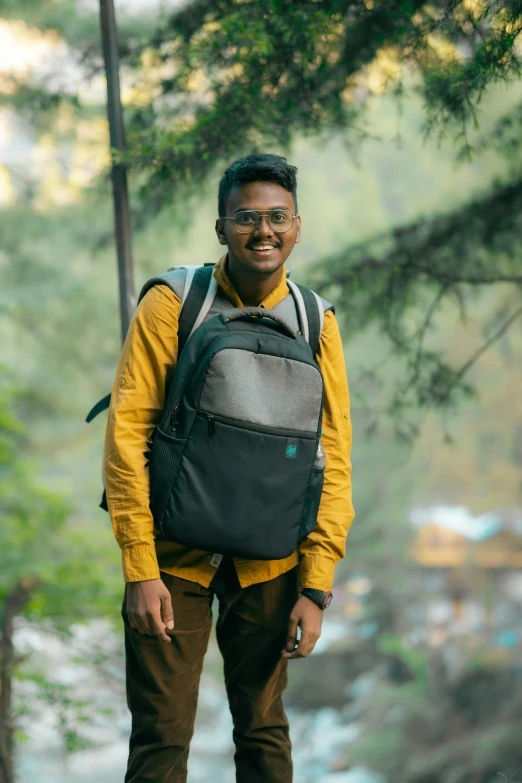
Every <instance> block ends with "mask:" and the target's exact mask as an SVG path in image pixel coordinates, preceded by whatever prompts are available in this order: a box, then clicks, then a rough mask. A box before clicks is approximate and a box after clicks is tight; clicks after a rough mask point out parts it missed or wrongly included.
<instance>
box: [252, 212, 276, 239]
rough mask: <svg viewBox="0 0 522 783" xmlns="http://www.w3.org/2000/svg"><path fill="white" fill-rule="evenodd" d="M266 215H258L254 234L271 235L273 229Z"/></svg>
mask: <svg viewBox="0 0 522 783" xmlns="http://www.w3.org/2000/svg"><path fill="white" fill-rule="evenodd" d="M268 218H269V216H268V215H259V223H258V225H257V228H256V230H255V232H254V234H260V235H261V236H273V235H274V230H273V228H272V226H271V225H270V223H269V222H268Z"/></svg>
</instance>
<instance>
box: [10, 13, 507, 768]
mask: <svg viewBox="0 0 522 783" xmlns="http://www.w3.org/2000/svg"><path fill="white" fill-rule="evenodd" d="M117 13H118V24H119V35H120V48H121V58H122V64H121V78H122V100H123V103H124V111H125V122H126V127H127V131H128V152H127V153H126V155H125V156H124V157H123V159H122V160H123V162H124V163H126V164H128V166H129V170H130V187H131V207H132V210H133V216H132V220H133V255H134V262H135V281H136V289H137V291H139V289H140V287H141V285H142V284H143V283H144V282H145V280H146V279H147V278H148V277H150V276H151V275H153V274H155V273H158V272H161V271H164V270H166V269H167V268H168V267H169V266H171V265H174V264H180V263H203V262H210V261H215V260H217V259H218V257H219V255H220V248H219V245H218V244H217V241H216V239H215V236H214V229H213V224H214V220H215V216H216V188H217V182H218V180H219V177H220V175H221V173H222V171H223V170H224V168H225V167H226V165H227V164H228V163H230V162H231V161H232V160H234V159H236V158H237V157H240V156H241V155H243V154H246V153H248V152H251V151H255V150H258V151H272V152H276V153H278V154H285V155H286V156H287V158H288V159H289V161H290V162H291V163H293V164H295V165H296V166H298V169H299V175H298V177H299V178H298V197H299V211H300V214H301V216H302V222H303V237H302V243H301V244H300V245H299V246H297V247H296V249H295V251H294V253H293V255H292V257H291V259H290V264H289V266H290V268H291V270H292V275H293V277H294V279H296V280H297V281H299V282H302V283H304V284H309V285H312V286H313V287H314V288H315V290H317V291H320V292H321V293H323V294H325V295H326V296H328V298H330V299H331V300H333V301H334V302H335V303H336V307H337V313H338V317H339V320H340V323H341V326H342V331H343V337H344V341H345V354H346V363H347V367H348V374H349V382H350V390H351V395H352V419H353V427H354V448H353V465H354V468H353V482H354V504H355V509H356V519H355V522H354V524H353V528H352V530H351V532H350V534H349V537H348V542H347V550H346V558H345V559H344V560H343V561H341V563H340V564H339V566H338V568H337V572H336V585H335V588H334V595H335V597H334V601H333V604H332V606H331V608H330V609H329V610H328V612H327V613H326V614H325V618H324V631H323V635H322V637H321V639H320V641H319V643H318V645H317V647H316V649H315V651H314V653H313V654H312V656H310V658H309V659H307V660H305V661H295V662H292V665H291V666H290V684H289V688H288V692H287V697H286V704H287V707H288V712H289V716H290V720H291V731H292V739H293V744H294V759H295V781H296V783H493V781H496V783H500V781H502V780H508V781H509V780H510V781H518V780H520V781H522V744H521V742H520V726H521V723H522V665H521V651H522V575H521V566H522V476H521V467H522V394H521V388H522V386H521V381H522V362H521V353H522V331H521V324H522V318H521V316H522V302H521V299H520V290H521V288H520V287H521V283H522V263H521V261H520V255H519V250H520V235H521V234H520V228H521V226H520V223H521V218H520V215H521V214H522V212H521V206H522V178H521V163H520V161H521V158H520V140H521V138H522V132H521V131H522V129H521V122H522V87H521V84H520V82H519V79H518V76H519V68H520V62H519V57H520V31H521V30H522V9H521V8H520V5H519V3H516V2H508V1H507V0H506V2H500V1H499V2H491V3H486V2H481V1H480V0H465V1H463V2H453V1H452V2H450V0H446V1H445V2H433V3H425V2H412V1H411V0H410V1H409V2H400V0H393V2H390V0H388V1H387V2H383V1H381V0H365V2H362V1H361V0H357V2H347V0H344V1H342V0H330V1H328V0H304V1H303V2H300V3H293V4H292V3H290V2H288V0H257V1H256V2H250V0H218V1H217V2H216V1H215V0H214V1H213V2H210V1H208V2H207V0H192V2H186V3H184V4H180V3H179V2H171V3H166V2H165V3H161V4H158V3H154V2H153V1H152V0H147V1H145V0H143V1H142V2H139V1H138V0H120V2H119V3H118V4H117ZM0 52H1V55H0V96H1V98H2V101H1V105H0V552H1V554H0V615H1V620H2V637H1V650H0V781H1V783H14V781H15V780H16V781H17V783H26V782H28V781H31V783H83V782H84V781H92V779H93V776H94V775H96V780H97V781H98V783H116V782H117V781H123V775H124V769H125V763H126V752H127V741H128V734H129V727H130V718H129V715H128V713H127V709H126V706H125V693H124V674H123V666H124V664H123V655H122V638H121V637H122V634H121V628H120V620H119V607H120V604H121V597H122V578H121V568H120V554H119V550H118V548H117V545H116V543H115V542H114V539H113V535H112V531H111V527H110V522H109V519H108V516H107V515H106V514H105V512H103V511H102V510H101V509H99V508H98V502H99V500H100V495H101V456H102V447H103V437H104V425H105V422H104V417H103V416H101V417H99V418H98V419H96V420H95V421H94V422H93V423H91V424H90V425H87V424H85V422H84V418H85V415H86V414H87V412H88V410H89V409H90V407H91V406H92V405H93V404H94V403H95V402H96V401H97V400H98V399H99V398H100V397H102V396H104V395H105V394H106V393H107V392H108V391H109V390H110V388H111V385H112V381H113V377H114V371H115V367H116V363H117V359H118V355H119V350H120V326H119V303H118V288H117V285H118V283H117V275H116V259H115V247H114V235H113V213H112V199H111V192H110V182H109V178H108V174H109V167H110V150H109V146H110V145H109V135H108V124H107V120H106V105H105V102H106V85H105V78H104V70H103V61H102V58H101V49H100V41H99V20H98V7H97V4H96V3H95V2H92V1H91V0H41V1H40V2H31V1H30V0H3V2H0ZM189 770H190V771H189V783H229V782H230V781H231V780H233V778H234V773H233V748H232V744H231V721H230V717H229V713H228V707H227V704H226V699H225V692H224V687H223V684H222V670H221V661H220V657H219V653H218V651H217V648H216V646H215V643H214V642H212V644H211V647H210V649H209V653H208V656H207V660H206V664H205V670H204V674H203V680H202V687H201V693H200V703H199V711H198V719H197V727H196V733H195V736H194V741H193V745H192V749H191V756H190V761H189Z"/></svg>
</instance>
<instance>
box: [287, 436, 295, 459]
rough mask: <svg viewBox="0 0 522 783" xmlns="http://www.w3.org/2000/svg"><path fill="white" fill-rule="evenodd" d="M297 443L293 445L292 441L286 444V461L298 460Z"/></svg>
mask: <svg viewBox="0 0 522 783" xmlns="http://www.w3.org/2000/svg"><path fill="white" fill-rule="evenodd" d="M297 453H298V448H297V443H292V442H291V441H290V440H288V441H287V442H286V450H285V459H297Z"/></svg>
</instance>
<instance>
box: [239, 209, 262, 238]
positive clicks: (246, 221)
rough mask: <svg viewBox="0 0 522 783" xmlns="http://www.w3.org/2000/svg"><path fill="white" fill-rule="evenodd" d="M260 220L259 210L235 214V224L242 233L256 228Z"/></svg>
mask: <svg viewBox="0 0 522 783" xmlns="http://www.w3.org/2000/svg"><path fill="white" fill-rule="evenodd" d="M258 220H259V216H258V214H257V212H254V211H252V212H238V213H237V214H236V215H234V226H235V227H236V229H237V230H238V231H239V233H240V234H249V233H250V232H251V231H253V230H254V229H255V228H256V226H257V223H258Z"/></svg>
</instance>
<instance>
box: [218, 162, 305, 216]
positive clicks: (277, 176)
mask: <svg viewBox="0 0 522 783" xmlns="http://www.w3.org/2000/svg"><path fill="white" fill-rule="evenodd" d="M296 174H297V168H296V167H295V166H291V165H290V163H287V162H286V158H282V157H281V156H280V155H270V154H256V155H247V156H246V157H245V158H240V159H239V160H236V161H235V162H234V163H232V165H231V166H229V167H228V169H227V170H226V171H225V173H224V174H223V176H222V177H221V179H220V181H219V188H218V215H219V217H224V216H225V206H226V202H227V198H228V197H229V195H230V191H231V190H233V189H234V188H238V187H241V185H247V184H248V183H249V182H274V183H275V184H276V185H281V187H282V188H284V189H285V190H287V191H288V192H289V193H291V194H292V196H293V199H294V203H295V211H296V212H297V178H296Z"/></svg>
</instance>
